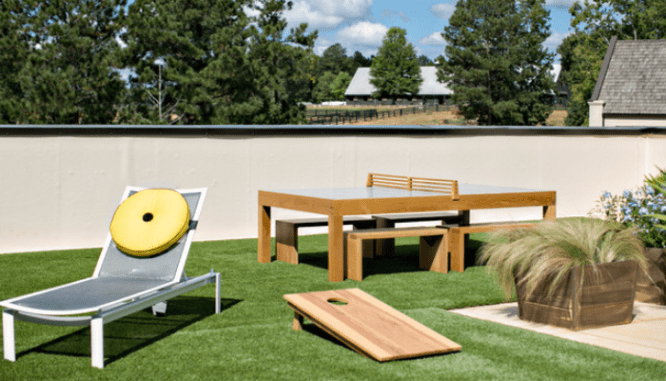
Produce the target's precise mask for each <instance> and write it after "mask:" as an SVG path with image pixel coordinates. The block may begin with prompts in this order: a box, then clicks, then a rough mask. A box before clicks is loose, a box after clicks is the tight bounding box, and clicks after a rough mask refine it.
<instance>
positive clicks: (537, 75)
mask: <svg viewBox="0 0 666 381" xmlns="http://www.w3.org/2000/svg"><path fill="white" fill-rule="evenodd" d="M289 7H291V2H289V1H284V0H216V1H210V0H189V1H187V2H183V1H180V0H135V1H134V2H133V3H132V4H130V5H128V0H79V1H70V2H68V1H63V0H48V1H41V2H35V1H28V0H4V1H2V2H1V3H0V72H1V73H2V76H0V123H1V124H14V123H32V124H42V123H48V124H111V123H122V124H167V123H171V124H173V123H180V124H298V123H304V122H305V121H306V118H305V108H304V106H302V102H313V103H319V102H321V101H326V100H341V99H344V92H345V90H346V88H347V86H348V85H349V83H350V81H351V78H352V76H353V75H354V73H355V72H356V70H357V68H359V67H368V66H369V67H371V70H370V74H371V76H372V77H373V80H372V84H373V85H374V86H375V87H376V89H377V91H376V93H375V94H373V96H374V97H385V96H399V95H400V94H414V93H415V92H416V91H418V86H419V84H420V83H421V81H422V78H421V77H420V71H419V69H418V67H419V66H427V65H433V64H434V63H433V62H432V61H431V60H429V59H428V58H427V57H425V56H423V55H422V56H420V57H417V56H416V50H415V48H414V47H413V46H412V45H411V44H409V43H408V42H407V40H406V37H405V36H406V31H405V30H404V29H400V28H390V29H389V32H388V33H387V35H386V36H385V37H384V40H383V43H382V46H381V47H380V48H379V50H378V53H377V56H376V57H375V56H371V57H364V56H363V54H362V53H361V52H358V51H356V52H354V53H353V54H351V55H350V56H347V52H346V50H345V49H344V48H343V47H342V46H341V45H340V44H335V45H332V46H330V47H329V48H328V49H326V50H325V51H324V52H323V54H322V55H321V56H318V55H316V54H314V52H313V47H314V43H315V40H316V38H317V35H318V33H317V32H316V31H315V32H312V33H306V28H307V25H306V24H301V25H299V26H298V27H297V28H293V29H291V30H287V22H286V21H285V20H284V18H283V12H284V11H285V10H286V9H288V8H289ZM569 12H570V13H571V15H572V21H571V26H572V27H573V28H574V32H573V33H572V34H570V35H569V36H567V38H565V40H564V42H563V43H562V45H561V46H560V47H559V48H558V53H559V54H560V55H561V57H562V61H561V62H562V71H561V74H560V82H561V83H562V84H563V85H566V86H568V88H569V89H570V91H571V99H570V101H569V102H568V105H567V111H568V115H569V116H568V118H567V124H569V125H586V124H587V118H588V105H587V101H588V100H589V98H590V96H591V93H592V91H593V89H594V85H595V82H596V78H597V76H598V74H599V70H600V67H601V62H602V61H603V57H604V54H605V51H606V48H607V46H608V42H609V41H610V38H611V37H612V36H618V37H619V38H620V39H656V38H664V37H665V34H666V2H664V1H663V0H585V1H584V2H576V3H574V5H573V6H572V7H571V8H570V10H569ZM549 21H550V12H549V11H548V10H547V9H546V8H545V0H459V1H458V2H457V3H456V9H455V11H454V13H453V14H452V16H451V18H450V20H449V25H448V26H447V27H445V28H444V33H442V36H443V38H444V39H445V40H446V42H447V46H446V48H445V54H444V55H442V56H440V57H438V58H437V60H436V61H437V62H436V63H437V64H438V66H439V69H438V78H439V80H440V81H442V82H446V83H447V84H448V86H449V87H450V88H451V89H452V90H453V92H454V94H453V96H452V103H453V104H455V105H456V106H458V108H459V109H460V110H461V111H462V112H463V114H464V115H465V117H466V118H467V119H474V120H477V123H479V124H491V125H509V124H513V125H535V124H539V123H543V121H544V120H545V118H546V117H547V116H548V114H549V113H550V112H551V110H552V100H553V95H554V92H553V90H554V87H555V84H554V81H553V77H552V75H551V74H550V70H551V68H552V64H553V62H554V54H553V53H550V52H548V50H547V49H546V48H545V47H544V45H543V44H544V43H545V41H546V40H547V39H548V37H550V36H551V32H550V26H549V24H548V23H549ZM121 73H125V74H127V73H131V75H130V76H129V78H128V79H127V80H125V78H123V75H122V74H121Z"/></svg>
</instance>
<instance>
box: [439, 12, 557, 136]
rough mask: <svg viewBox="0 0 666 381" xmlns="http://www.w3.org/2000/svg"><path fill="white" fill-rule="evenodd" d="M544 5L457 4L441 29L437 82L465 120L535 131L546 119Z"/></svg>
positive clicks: (548, 82) (548, 58)
mask: <svg viewBox="0 0 666 381" xmlns="http://www.w3.org/2000/svg"><path fill="white" fill-rule="evenodd" d="M548 17H549V12H548V11H547V10H545V8H544V0H519V1H514V0H460V1H458V3H457V5H456V10H455V11H454V13H453V15H452V16H451V18H450V19H449V26H447V27H445V28H444V33H443V34H442V36H443V37H444V38H445V39H446V41H447V42H448V45H447V46H446V56H447V57H446V59H445V58H444V57H441V56H440V57H439V58H438V61H439V63H440V64H441V67H440V69H439V71H438V79H439V80H440V81H443V82H445V83H447V84H448V86H449V87H450V88H451V89H452V90H453V93H454V94H453V96H452V101H453V103H455V104H456V105H457V106H458V108H459V109H460V110H461V111H462V112H463V114H464V115H465V118H466V119H477V120H478V123H479V124H482V125H534V124H536V123H542V122H543V121H545V119H546V118H547V116H548V114H549V112H550V107H549V105H548V102H549V101H548V96H549V95H550V94H551V93H552V90H553V87H554V83H553V80H552V76H551V75H550V73H549V71H550V69H551V66H552V62H553V55H552V54H551V53H548V52H547V51H546V49H545V48H544V47H543V46H542V44H543V42H544V41H545V40H546V39H547V38H548V36H549V35H550V31H549V27H548V25H547V21H548Z"/></svg>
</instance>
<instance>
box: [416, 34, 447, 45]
mask: <svg viewBox="0 0 666 381" xmlns="http://www.w3.org/2000/svg"><path fill="white" fill-rule="evenodd" d="M419 44H421V45H426V46H443V45H446V40H445V39H444V37H442V34H441V33H440V32H434V33H433V34H431V35H429V36H426V37H423V38H422V39H420V40H419Z"/></svg>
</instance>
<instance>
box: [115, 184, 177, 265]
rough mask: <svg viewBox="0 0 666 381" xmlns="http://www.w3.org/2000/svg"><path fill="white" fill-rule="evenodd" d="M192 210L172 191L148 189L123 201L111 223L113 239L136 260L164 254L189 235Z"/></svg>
mask: <svg viewBox="0 0 666 381" xmlns="http://www.w3.org/2000/svg"><path fill="white" fill-rule="evenodd" d="M189 222H190V208H189V207H188V206H187V201H185V198H184V197H183V196H182V195H181V194H180V193H178V192H176V191H174V190H171V189H145V190H142V191H139V192H137V193H134V194H133V195H131V196H129V197H128V198H127V199H125V201H123V202H122V203H121V204H120V206H118V209H116V212H115V213H114V215H113V219H112V220H111V227H110V230H111V238H113V241H114V242H115V243H116V246H118V248H119V249H120V250H122V251H123V252H125V253H127V254H130V255H136V256H142V257H145V256H151V255H155V254H158V253H161V252H163V251H165V250H166V249H168V248H169V247H170V246H171V245H173V244H174V243H176V242H177V241H178V240H179V239H180V237H182V236H183V234H185V232H187V230H188V227H189Z"/></svg>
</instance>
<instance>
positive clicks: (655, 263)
mask: <svg viewBox="0 0 666 381" xmlns="http://www.w3.org/2000/svg"><path fill="white" fill-rule="evenodd" d="M643 253H644V254H645V259H647V266H648V268H647V274H646V273H645V272H643V271H642V270H638V275H637V276H636V301H639V302H645V303H655V304H662V305H664V304H666V250H664V249H657V248H645V251H644V252H643ZM648 275H649V277H648Z"/></svg>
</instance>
